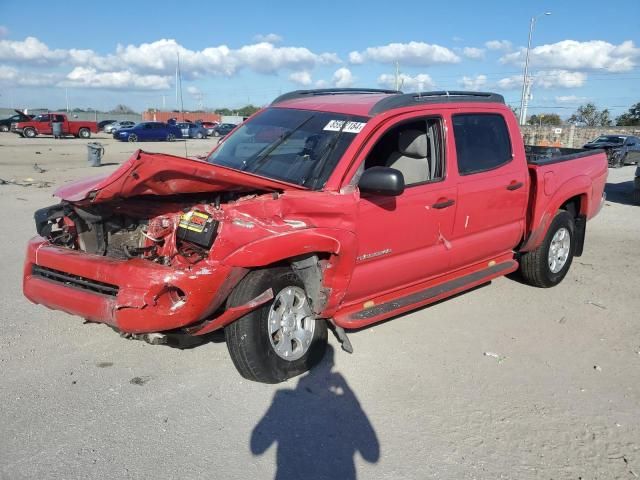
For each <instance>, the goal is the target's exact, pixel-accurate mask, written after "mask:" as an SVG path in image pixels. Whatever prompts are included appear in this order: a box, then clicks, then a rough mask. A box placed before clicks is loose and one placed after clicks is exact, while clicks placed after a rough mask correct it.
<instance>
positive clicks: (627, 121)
mask: <svg viewBox="0 0 640 480" xmlns="http://www.w3.org/2000/svg"><path fill="white" fill-rule="evenodd" d="M616 125H618V126H620V127H634V126H638V125H640V102H638V103H636V104H635V105H632V106H631V108H629V110H628V111H627V112H626V113H623V114H622V115H620V116H619V117H618V118H616Z"/></svg>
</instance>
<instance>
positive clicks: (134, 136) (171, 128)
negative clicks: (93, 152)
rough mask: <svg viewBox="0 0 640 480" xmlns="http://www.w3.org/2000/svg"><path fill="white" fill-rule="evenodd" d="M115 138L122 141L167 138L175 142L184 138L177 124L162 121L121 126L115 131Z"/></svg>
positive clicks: (168, 140)
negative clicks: (126, 126) (127, 126)
mask: <svg viewBox="0 0 640 480" xmlns="http://www.w3.org/2000/svg"><path fill="white" fill-rule="evenodd" d="M113 138H115V139H116V140H120V141H122V142H138V141H144V140H156V141H161V140H166V141H167V142H173V141H174V140H175V139H176V138H182V132H181V131H180V129H179V128H178V127H176V126H175V125H169V124H167V123H162V122H142V123H138V124H137V125H135V126H133V127H129V128H121V129H120V130H116V131H114V132H113Z"/></svg>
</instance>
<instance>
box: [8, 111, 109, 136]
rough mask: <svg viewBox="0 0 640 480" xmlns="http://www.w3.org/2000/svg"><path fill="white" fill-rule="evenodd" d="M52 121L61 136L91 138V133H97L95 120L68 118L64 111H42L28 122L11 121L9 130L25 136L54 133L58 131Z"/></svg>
mask: <svg viewBox="0 0 640 480" xmlns="http://www.w3.org/2000/svg"><path fill="white" fill-rule="evenodd" d="M54 123H58V124H59V127H58V128H60V130H59V131H58V132H59V136H61V137H66V136H74V137H78V138H91V133H98V124H97V123H96V122H87V121H83V120H69V119H68V118H67V116H66V115H65V114H64V113H43V114H40V115H37V116H36V117H34V118H33V119H32V120H30V121H28V122H17V123H12V124H11V131H12V132H14V133H17V134H18V135H20V136H21V137H27V138H33V137H35V136H37V135H54V134H56V133H58V132H56V131H55V128H56V126H55V125H54ZM56 136H58V135H56Z"/></svg>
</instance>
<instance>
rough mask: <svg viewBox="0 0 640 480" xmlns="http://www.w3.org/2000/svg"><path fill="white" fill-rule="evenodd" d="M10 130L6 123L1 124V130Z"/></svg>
mask: <svg viewBox="0 0 640 480" xmlns="http://www.w3.org/2000/svg"><path fill="white" fill-rule="evenodd" d="M8 131H9V127H7V126H6V125H0V132H8Z"/></svg>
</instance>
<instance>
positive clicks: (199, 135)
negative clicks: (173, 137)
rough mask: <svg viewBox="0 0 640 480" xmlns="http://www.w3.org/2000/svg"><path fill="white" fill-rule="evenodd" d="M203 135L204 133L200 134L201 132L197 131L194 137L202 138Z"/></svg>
mask: <svg viewBox="0 0 640 480" xmlns="http://www.w3.org/2000/svg"><path fill="white" fill-rule="evenodd" d="M203 137H204V135H202V132H198V133H196V138H197V139H198V140H202V138H203Z"/></svg>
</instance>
